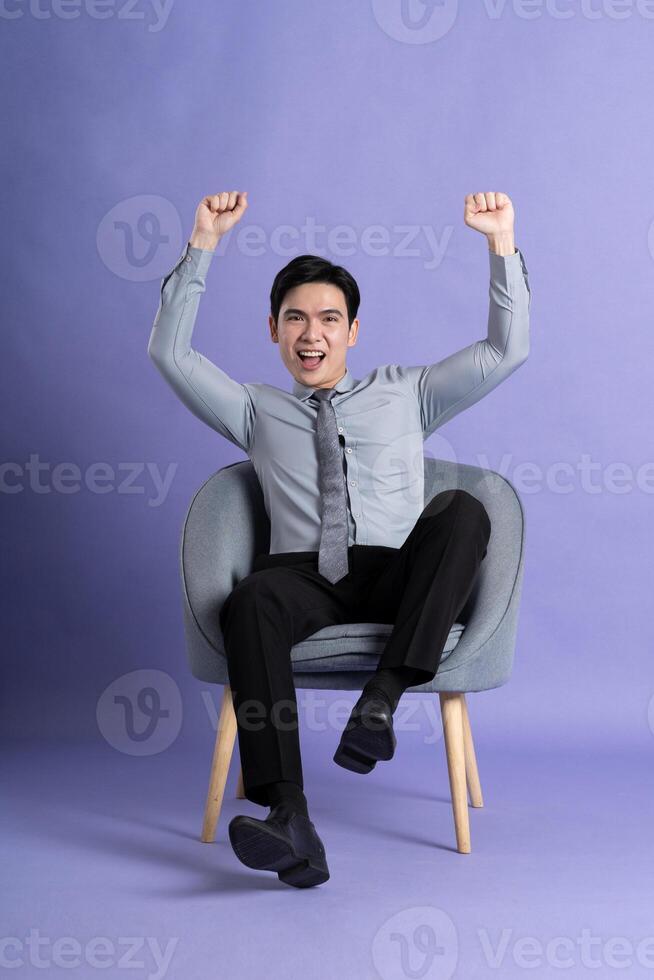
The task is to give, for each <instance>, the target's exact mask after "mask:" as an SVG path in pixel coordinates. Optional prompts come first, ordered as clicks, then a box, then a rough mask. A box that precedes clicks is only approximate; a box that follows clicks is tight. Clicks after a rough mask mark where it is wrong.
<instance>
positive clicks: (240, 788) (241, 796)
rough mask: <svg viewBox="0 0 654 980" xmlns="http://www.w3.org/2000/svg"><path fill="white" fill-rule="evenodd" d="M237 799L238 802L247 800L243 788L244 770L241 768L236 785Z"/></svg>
mask: <svg viewBox="0 0 654 980" xmlns="http://www.w3.org/2000/svg"><path fill="white" fill-rule="evenodd" d="M236 799H237V800H244V799H245V788H244V786H243V769H242V768H240V767H239V770H238V783H237V785H236Z"/></svg>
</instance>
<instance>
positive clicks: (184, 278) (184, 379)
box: [148, 191, 256, 453]
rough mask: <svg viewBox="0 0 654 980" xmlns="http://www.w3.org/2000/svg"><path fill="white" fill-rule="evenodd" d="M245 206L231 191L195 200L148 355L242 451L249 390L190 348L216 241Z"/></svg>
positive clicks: (251, 413)
mask: <svg viewBox="0 0 654 980" xmlns="http://www.w3.org/2000/svg"><path fill="white" fill-rule="evenodd" d="M246 193H247V192H246ZM246 207H247V200H246V198H245V195H244V194H239V193H238V192H237V191H232V192H223V193H222V194H215V195H212V196H210V197H205V198H204V199H203V200H202V201H201V202H200V204H199V205H198V209H197V212H196V217H195V226H194V228H193V233H192V235H191V238H190V240H189V242H188V244H187V246H186V248H185V249H184V253H183V254H182V256H181V258H180V260H179V262H178V263H177V265H176V266H175V267H174V268H173V269H172V270H171V271H170V272H169V273H168V274H167V275H166V276H165V277H164V278H163V279H162V280H161V294H160V301H159V309H158V310H157V315H156V317H155V320H154V325H153V327H152V332H151V334H150V342H149V344H148V354H149V355H150V357H151V358H152V360H153V361H154V363H155V365H156V366H157V368H158V370H159V371H160V372H161V374H162V375H163V377H164V378H165V379H166V381H167V382H168V383H169V384H170V386H171V387H172V388H173V390H174V391H175V393H176V394H177V395H178V396H179V398H180V399H181V401H182V402H183V403H184V404H185V405H186V406H187V408H189V409H190V410H191V411H192V412H193V414H194V415H196V416H197V417H198V418H199V419H202V421H203V422H206V424H207V425H209V426H210V427H211V428H212V429H215V430H216V432H219V433H220V434H221V435H223V436H225V438H226V439H229V441H230V442H233V443H235V445H237V446H239V447H240V448H241V449H243V450H244V451H245V452H246V453H247V452H248V451H249V447H250V444H251V441H252V433H253V430H254V418H255V411H256V406H255V403H254V400H253V393H252V390H251V389H250V387H248V385H245V384H240V383H239V382H238V381H235V380H234V379H233V378H230V377H229V375H228V374H226V373H225V372H224V371H223V370H222V369H221V368H219V367H218V366H217V365H216V364H213V363H212V362H211V361H210V360H208V359H207V358H206V357H204V356H203V355H202V354H199V353H198V352H197V351H196V350H194V349H193V347H191V338H192V335H193V327H194V326H195V320H196V317H197V313H198V306H199V303H200V297H201V295H202V293H203V292H204V291H205V277H206V274H207V271H208V269H209V266H210V265H211V261H212V259H213V256H214V252H215V248H216V245H217V244H218V241H219V240H220V238H221V236H222V235H223V234H225V232H226V231H228V230H229V228H230V227H231V226H232V225H233V224H235V223H236V221H238V220H239V219H240V217H241V216H242V215H243V213H244V211H245V209H246ZM230 222H231V223H230Z"/></svg>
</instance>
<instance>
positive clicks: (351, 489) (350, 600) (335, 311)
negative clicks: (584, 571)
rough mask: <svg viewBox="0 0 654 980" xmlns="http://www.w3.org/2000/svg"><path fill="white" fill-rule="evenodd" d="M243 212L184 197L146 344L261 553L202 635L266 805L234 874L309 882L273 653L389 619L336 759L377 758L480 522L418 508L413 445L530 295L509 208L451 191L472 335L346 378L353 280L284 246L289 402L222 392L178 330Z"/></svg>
mask: <svg viewBox="0 0 654 980" xmlns="http://www.w3.org/2000/svg"><path fill="white" fill-rule="evenodd" d="M247 206H248V202H247V192H242V193H241V192H237V191H230V192H227V191H225V192H223V193H220V194H214V195H211V196H209V197H205V198H204V199H203V200H202V201H201V202H200V204H199V205H198V208H197V211H196V215H195V225H194V228H193V233H192V235H191V238H190V240H189V243H188V244H187V246H186V248H185V250H184V254H183V255H182V256H181V258H180V260H179V262H178V263H177V265H176V266H175V268H174V269H173V270H171V272H170V273H169V274H168V275H167V276H166V277H164V279H163V280H162V284H161V300H160V305H159V309H158V311H157V315H156V318H155V321H154V325H153V328H152V334H151V337H150V343H149V347H148V351H149V354H150V356H151V358H152V360H153V361H154V363H155V364H156V366H157V367H158V369H159V370H160V371H161V373H162V374H163V376H164V377H165V378H166V380H167V381H168V382H169V383H170V385H171V386H172V387H173V388H174V390H175V391H176V392H177V394H178V395H179V397H180V398H181V400H182V401H183V402H184V403H185V404H186V405H187V406H188V408H190V410H191V411H192V412H193V413H194V414H195V415H197V416H198V417H199V418H200V419H202V420H203V421H204V422H205V423H206V424H207V425H209V426H211V427H212V428H213V429H215V430H216V431H217V432H219V433H220V434H221V435H223V436H224V437H225V438H227V439H228V440H229V441H230V442H233V443H234V444H235V445H237V446H239V447H240V448H241V449H242V450H243V451H244V452H245V453H247V455H248V456H249V457H250V459H251V460H252V463H253V465H254V467H255V470H256V473H257V476H258V478H259V481H260V483H261V487H262V491H263V497H264V502H265V507H266V511H267V513H268V516H269V518H270V530H271V539H270V552H269V553H266V554H261V555H257V556H256V557H255V561H254V567H253V570H252V572H251V574H249V575H247V576H246V577H245V578H244V579H242V580H241V581H240V582H238V583H237V584H236V586H235V588H234V589H233V590H232V592H231V593H230V595H229V596H228V597H227V599H226V601H225V603H224V604H223V606H222V608H221V611H220V625H221V628H222V633H223V637H224V640H225V651H226V656H227V664H228V673H229V679H230V685H231V688H232V692H233V693H232V697H233V702H234V708H235V711H236V717H237V732H238V741H239V752H240V757H241V765H242V770H243V783H244V790H245V796H246V797H247V799H249V800H251V801H252V802H254V803H258V804H261V805H263V806H269V807H270V812H269V814H268V816H267V817H266V818H265V820H260V819H257V818H254V817H250V816H245V815H240V816H237V817H234V818H233V819H232V821H231V822H230V825H229V836H230V841H231V843H232V846H233V848H234V851H235V853H236V855H237V856H238V857H239V859H240V860H241V861H242V862H243V863H244V864H246V865H248V866H249V867H253V868H261V869H265V870H270V871H275V872H276V873H277V874H278V876H279V878H280V880H281V881H283V882H285V883H287V884H290V885H294V886H296V887H307V886H311V885H316V884H319V883H321V882H324V881H326V880H327V879H328V878H329V871H328V868H327V862H326V857H325V850H324V847H323V845H322V841H321V840H320V838H319V836H318V834H317V832H316V828H315V826H314V824H313V822H312V821H311V820H310V818H309V812H308V807H307V801H306V798H305V796H304V792H303V786H304V783H303V775H302V764H301V758H300V745H299V738H298V727H297V703H296V698H295V688H294V683H293V673H292V667H291V659H290V650H291V647H292V646H293V645H294V644H296V643H299V642H300V641H301V640H303V639H305V638H306V637H308V636H311V635H312V634H313V633H315V632H316V631H317V630H319V629H321V628H323V627H324V626H329V625H334V624H339V623H346V622H385V623H392V624H393V631H392V632H391V635H390V636H389V638H388V641H387V643H386V646H385V648H384V651H383V653H382V655H381V657H380V660H379V664H378V668H377V670H376V671H375V672H374V674H373V676H372V677H371V678H370V680H369V681H368V682H367V683H366V685H365V686H364V688H363V691H362V693H361V696H360V698H359V699H358V701H357V702H356V704H355V705H354V707H353V709H352V713H351V715H350V718H349V720H348V723H347V725H346V726H345V729H344V731H343V733H342V735H341V739H340V742H339V745H338V747H337V749H336V752H335V755H334V761H335V762H337V763H338V764H339V765H341V766H343V767H345V768H348V769H350V770H352V771H354V772H359V773H366V772H370V771H371V769H372V768H373V767H374V766H375V765H376V763H377V762H378V761H380V760H389V759H391V758H392V756H393V754H394V750H395V745H396V737H395V733H394V730H393V713H394V711H395V709H396V707H397V704H398V701H399V699H400V697H401V695H402V693H403V692H404V691H405V690H406V689H407V687H410V686H414V685H419V684H422V683H424V682H426V681H428V680H431V678H433V676H434V674H435V673H436V671H437V669H438V665H439V662H440V658H441V654H442V651H443V648H444V645H445V641H446V639H447V636H448V634H449V631H450V629H451V626H452V624H453V623H454V622H455V621H456V617H457V614H458V613H459V612H460V611H461V609H462V608H463V606H464V604H465V602H466V600H467V598H468V596H469V595H470V593H471V590H472V586H473V584H474V581H475V578H476V575H477V572H478V570H479V566H480V565H481V562H482V560H483V558H484V557H485V555H486V546H487V544H488V540H489V537H490V531H491V527H490V519H489V517H488V514H487V513H486V510H485V508H484V507H483V505H482V504H481V502H480V501H479V500H478V499H477V498H476V497H474V496H473V495H471V494H469V493H467V492H466V491H464V490H461V489H454V490H448V491H445V492H443V493H437V494H436V495H435V496H434V497H433V499H432V500H431V501H430V503H429V504H428V505H427V506H426V507H425V506H424V472H423V460H424V457H423V442H424V440H425V439H426V438H427V436H428V435H430V434H431V433H432V432H434V431H435V429H436V428H438V427H439V426H441V425H443V423H444V422H446V421H448V420H449V419H451V418H452V417H453V416H454V415H456V414H458V413H459V412H461V411H462V410H463V409H465V408H468V407H469V406H470V405H472V404H474V403H475V402H477V401H479V399H480V398H482V397H483V396H484V395H487V394H488V393H489V392H490V391H491V390H492V389H493V388H495V387H496V386H497V385H498V384H499V383H500V382H501V381H503V380H504V379H505V378H507V377H508V376H509V375H510V374H511V373H512V372H513V371H514V370H515V369H516V368H517V367H519V365H520V364H522V363H523V362H524V360H525V359H526V357H527V355H528V352H529V305H530V298H531V297H530V290H529V285H528V279H527V269H526V267H525V264H524V260H523V257H522V255H521V253H520V252H519V251H518V250H517V249H516V248H515V243H514V235H513V228H514V213H513V206H512V203H511V201H510V199H509V197H508V196H507V195H506V194H501V193H493V192H488V193H479V194H469V195H468V196H467V197H466V198H465V210H464V220H465V223H466V224H467V225H468V226H469V227H471V228H473V229H475V230H477V231H479V232H481V233H482V234H484V235H485V236H486V238H487V241H488V246H489V262H490V290H489V294H490V306H489V317H488V331H487V337H486V338H484V339H483V340H478V341H476V342H474V343H472V344H470V345H469V346H468V347H465V348H463V349H462V350H459V351H457V352H456V353H454V354H452V355H450V356H449V357H446V358H444V359H443V360H441V361H439V362H437V363H434V364H428V365H426V366H414V367H406V366H401V365H397V364H387V365H383V366H381V367H378V368H375V369H374V370H373V371H371V372H370V373H369V374H368V375H366V377H365V378H363V379H361V380H356V379H355V378H353V377H352V375H351V374H350V372H349V370H348V368H347V366H346V354H347V349H348V348H349V347H353V346H354V345H355V344H356V340H357V335H358V330H359V321H358V319H357V311H358V307H359V299H360V297H359V290H358V287H357V284H356V282H355V280H354V279H353V278H352V276H351V275H350V273H349V272H348V271H347V270H346V269H344V268H342V267H341V266H336V265H333V264H332V263H331V262H329V261H327V260H326V259H322V258H320V257H319V256H313V255H301V256H298V257H297V258H295V259H293V260H292V261H291V262H289V263H288V265H287V266H285V268H283V269H281V270H280V271H279V272H278V274H277V276H276V277H275V280H274V282H273V286H272V290H271V294H270V316H269V318H268V324H269V329H270V335H271V340H272V342H273V343H275V344H278V345H279V348H280V354H281V357H282V361H283V363H284V365H285V366H286V368H287V369H288V371H289V372H290V374H291V376H292V378H293V385H292V391H291V392H287V391H284V390H282V389H280V388H277V387H275V386H272V385H267V384H262V383H240V382H238V381H236V380H234V379H233V378H231V377H229V376H228V375H227V374H226V373H225V372H224V371H223V370H221V369H220V368H219V367H217V366H216V365H215V364H212V363H211V362H210V361H209V360H207V359H206V358H205V357H203V356H202V355H201V354H199V353H198V352H197V351H195V350H194V349H193V348H192V347H191V337H192V333H193V327H194V323H195V319H196V316H197V310H198V304H199V300H200V296H201V294H202V293H203V292H204V289H205V276H206V273H207V271H208V269H209V265H210V263H211V261H212V258H213V255H214V251H215V248H216V245H217V244H218V242H219V240H220V239H221V237H222V236H223V235H224V234H225V233H226V232H228V231H229V230H230V229H231V228H232V227H233V226H234V225H235V224H236V223H237V222H238V221H239V220H240V219H241V218H242V217H243V214H244V213H245V211H246V208H247ZM250 343H251V342H250ZM244 351H245V347H244ZM253 706H256V707H257V709H259V710H257V712H256V722H254V716H253V713H252V707H253ZM282 709H284V710H286V711H287V713H288V717H282Z"/></svg>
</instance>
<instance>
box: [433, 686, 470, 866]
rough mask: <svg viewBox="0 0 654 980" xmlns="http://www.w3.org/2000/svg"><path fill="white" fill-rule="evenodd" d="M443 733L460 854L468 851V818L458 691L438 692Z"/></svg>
mask: <svg viewBox="0 0 654 980" xmlns="http://www.w3.org/2000/svg"><path fill="white" fill-rule="evenodd" d="M439 697H440V704H441V715H442V718H443V734H444V736H445V752H446V755H447V771H448V774H449V777H450V794H451V796H452V810H453V813H454V831H455V833H456V848H457V851H459V853H460V854H469V853H470V821H469V819H468V799H467V795H466V762H465V748H464V740H463V710H462V707H461V699H462V697H463V695H462V694H461V693H460V692H453V691H440V692H439Z"/></svg>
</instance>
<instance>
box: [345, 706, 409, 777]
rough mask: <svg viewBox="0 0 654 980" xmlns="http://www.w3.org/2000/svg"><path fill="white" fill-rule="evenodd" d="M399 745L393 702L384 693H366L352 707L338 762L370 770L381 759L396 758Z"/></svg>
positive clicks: (347, 767) (353, 767) (366, 770)
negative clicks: (396, 735) (395, 753)
mask: <svg viewBox="0 0 654 980" xmlns="http://www.w3.org/2000/svg"><path fill="white" fill-rule="evenodd" d="M396 744H397V739H396V737H395V731H394V730H393V712H392V710H391V706H390V704H389V702H388V701H387V700H386V698H384V697H382V696H381V695H380V694H375V693H374V692H370V693H369V694H366V693H363V694H362V695H361V697H360V698H359V700H358V701H357V703H356V704H355V705H354V707H353V708H352V713H351V715H350V717H349V719H348V722H347V725H346V726H345V729H344V731H343V734H342V735H341V740H340V742H339V745H338V748H337V749H336V752H335V753H334V762H336V763H337V764H338V765H339V766H343V768H344V769H350V770H351V771H352V772H370V770H371V769H374V767H375V766H376V764H377V762H378V761H379V760H380V759H384V760H388V759H392V758H393V754H394V752H395V746H396Z"/></svg>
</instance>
